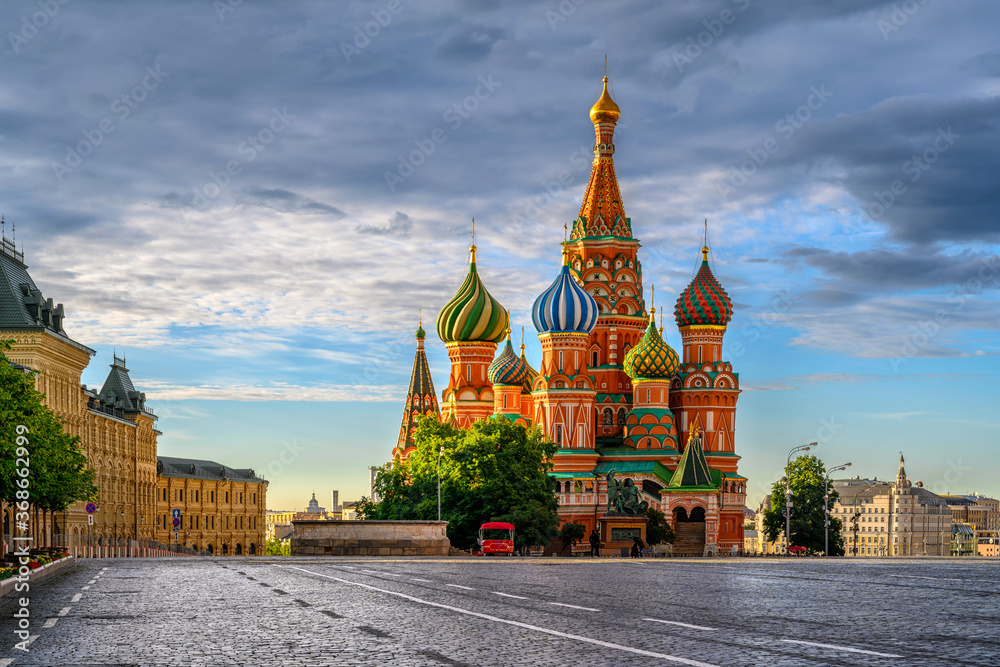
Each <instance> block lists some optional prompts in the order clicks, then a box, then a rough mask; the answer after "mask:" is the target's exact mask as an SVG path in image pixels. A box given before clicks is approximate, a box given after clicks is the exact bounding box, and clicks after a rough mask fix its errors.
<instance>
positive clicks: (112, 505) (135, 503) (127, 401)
mask: <svg viewBox="0 0 1000 667" xmlns="http://www.w3.org/2000/svg"><path fill="white" fill-rule="evenodd" d="M0 241H2V243H0V340H12V341H13V342H14V343H13V346H12V347H11V350H10V351H9V352H8V353H7V357H8V359H9V360H10V361H11V362H13V363H15V364H20V365H21V366H24V367H25V368H27V369H29V370H30V371H32V372H33V373H34V376H35V385H36V387H37V389H38V390H39V391H40V392H41V393H42V394H44V396H45V404H46V405H47V406H48V407H49V408H50V409H51V410H52V411H53V412H54V413H55V414H56V416H58V417H59V418H60V419H62V421H63V422H64V425H65V426H64V428H65V430H66V432H67V433H69V434H70V435H72V436H77V437H79V438H80V446H81V448H82V450H83V453H84V454H85V455H86V458H87V466H88V467H89V468H92V469H93V470H94V473H95V484H96V485H97V489H98V495H99V497H98V499H97V502H96V505H97V511H96V512H95V513H94V519H93V521H94V522H93V525H92V526H91V525H89V524H88V518H87V513H86V511H85V506H86V504H85V503H82V502H78V503H75V504H74V505H72V506H71V507H69V508H68V509H67V510H66V511H65V512H58V513H56V514H55V515H54V516H50V517H49V518H48V519H47V520H46V524H47V525H45V526H43V525H41V524H40V523H36V522H35V521H32V522H31V527H32V530H34V531H36V532H35V534H34V538H35V540H36V543H41V541H42V539H43V536H44V535H46V534H54V535H60V536H65V537H64V538H60V539H61V540H63V541H64V543H65V544H70V543H72V544H76V545H83V544H86V543H87V540H90V539H91V538H93V539H95V540H96V539H101V538H105V539H123V538H124V539H159V540H161V541H164V542H166V541H172V536H171V539H170V540H166V539H162V538H163V537H165V536H166V533H164V532H162V531H161V530H160V528H159V527H158V525H159V524H158V521H159V509H161V507H160V504H159V501H158V497H159V492H160V486H161V485H162V484H164V483H166V482H165V481H164V478H163V477H162V476H161V471H162V467H158V461H157V442H156V440H157V436H158V435H160V432H159V431H158V430H157V429H156V419H157V417H156V415H155V414H153V412H152V411H151V410H149V409H148V408H147V407H146V395H145V394H144V393H143V392H141V391H138V390H136V388H135V386H134V385H133V383H132V379H131V377H130V376H129V370H128V368H126V366H125V359H123V358H119V357H118V356H114V357H113V359H112V363H111V370H110V371H109V373H108V376H107V378H106V379H105V381H104V384H103V385H102V386H101V388H100V389H93V388H88V387H87V386H86V385H81V384H80V377H81V374H82V373H83V370H84V369H85V368H86V367H87V366H88V365H89V363H90V360H91V358H92V357H93V356H94V355H95V354H96V353H95V351H94V350H92V349H91V348H89V347H87V346H86V345H83V344H81V343H79V342H77V341H75V340H74V339H72V338H71V337H70V336H69V335H68V334H67V333H66V330H65V328H64V326H63V325H64V319H65V311H64V309H63V305H62V304H54V303H53V301H52V299H46V298H45V297H44V296H43V295H42V292H41V290H40V289H38V286H37V285H36V284H35V282H34V280H32V278H31V276H30V275H29V274H28V267H27V265H26V264H25V263H24V253H23V252H17V251H16V249H15V246H14V243H13V241H12V240H10V239H8V238H7V237H6V236H4V235H2V234H0ZM215 465H217V464H215ZM260 481H262V480H260ZM263 484H264V485H266V482H263ZM261 498H263V495H262V494H261ZM220 507H223V511H228V509H229V508H228V507H225V506H220ZM261 507H263V502H261ZM235 509H240V508H235ZM261 511H262V512H263V510H261ZM2 514H3V534H4V535H5V536H6V535H11V534H12V531H11V527H12V526H13V525H14V524H13V516H12V514H13V513H12V511H11V508H9V507H3V508H2ZM261 516H263V514H262V515H261ZM261 523H262V527H261V533H262V534H263V520H261ZM95 543H96V542H95ZM258 544H262V541H258Z"/></svg>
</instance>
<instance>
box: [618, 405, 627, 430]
mask: <svg viewBox="0 0 1000 667" xmlns="http://www.w3.org/2000/svg"><path fill="white" fill-rule="evenodd" d="M627 414H628V413H626V412H625V408H618V425H619V426H624V425H625V416H626V415H627Z"/></svg>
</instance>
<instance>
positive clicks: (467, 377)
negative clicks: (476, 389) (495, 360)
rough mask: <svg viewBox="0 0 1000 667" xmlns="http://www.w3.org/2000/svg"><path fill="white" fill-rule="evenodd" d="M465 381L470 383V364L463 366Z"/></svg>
mask: <svg viewBox="0 0 1000 667" xmlns="http://www.w3.org/2000/svg"><path fill="white" fill-rule="evenodd" d="M465 381H466V382H472V364H466V365H465Z"/></svg>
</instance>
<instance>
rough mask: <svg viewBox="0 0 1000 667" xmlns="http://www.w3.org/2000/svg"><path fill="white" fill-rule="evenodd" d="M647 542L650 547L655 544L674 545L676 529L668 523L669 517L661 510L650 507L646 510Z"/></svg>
mask: <svg viewBox="0 0 1000 667" xmlns="http://www.w3.org/2000/svg"><path fill="white" fill-rule="evenodd" d="M646 518H647V519H648V521H647V523H646V542H648V543H649V546H653V545H654V544H661V543H663V544H673V543H674V538H675V537H676V536H675V535H674V529H673V528H671V527H670V524H669V523H668V522H667V516H666V515H665V514H664V513H663V512H661V511H660V510H658V509H656V508H654V507H650V508H649V509H647V510H646Z"/></svg>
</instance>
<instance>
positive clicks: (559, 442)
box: [556, 425, 562, 447]
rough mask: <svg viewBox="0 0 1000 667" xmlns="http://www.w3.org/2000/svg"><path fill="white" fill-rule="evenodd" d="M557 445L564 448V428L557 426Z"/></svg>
mask: <svg viewBox="0 0 1000 667" xmlns="http://www.w3.org/2000/svg"><path fill="white" fill-rule="evenodd" d="M556 444H557V445H559V446H560V447H562V426H561V425H559V426H556Z"/></svg>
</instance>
